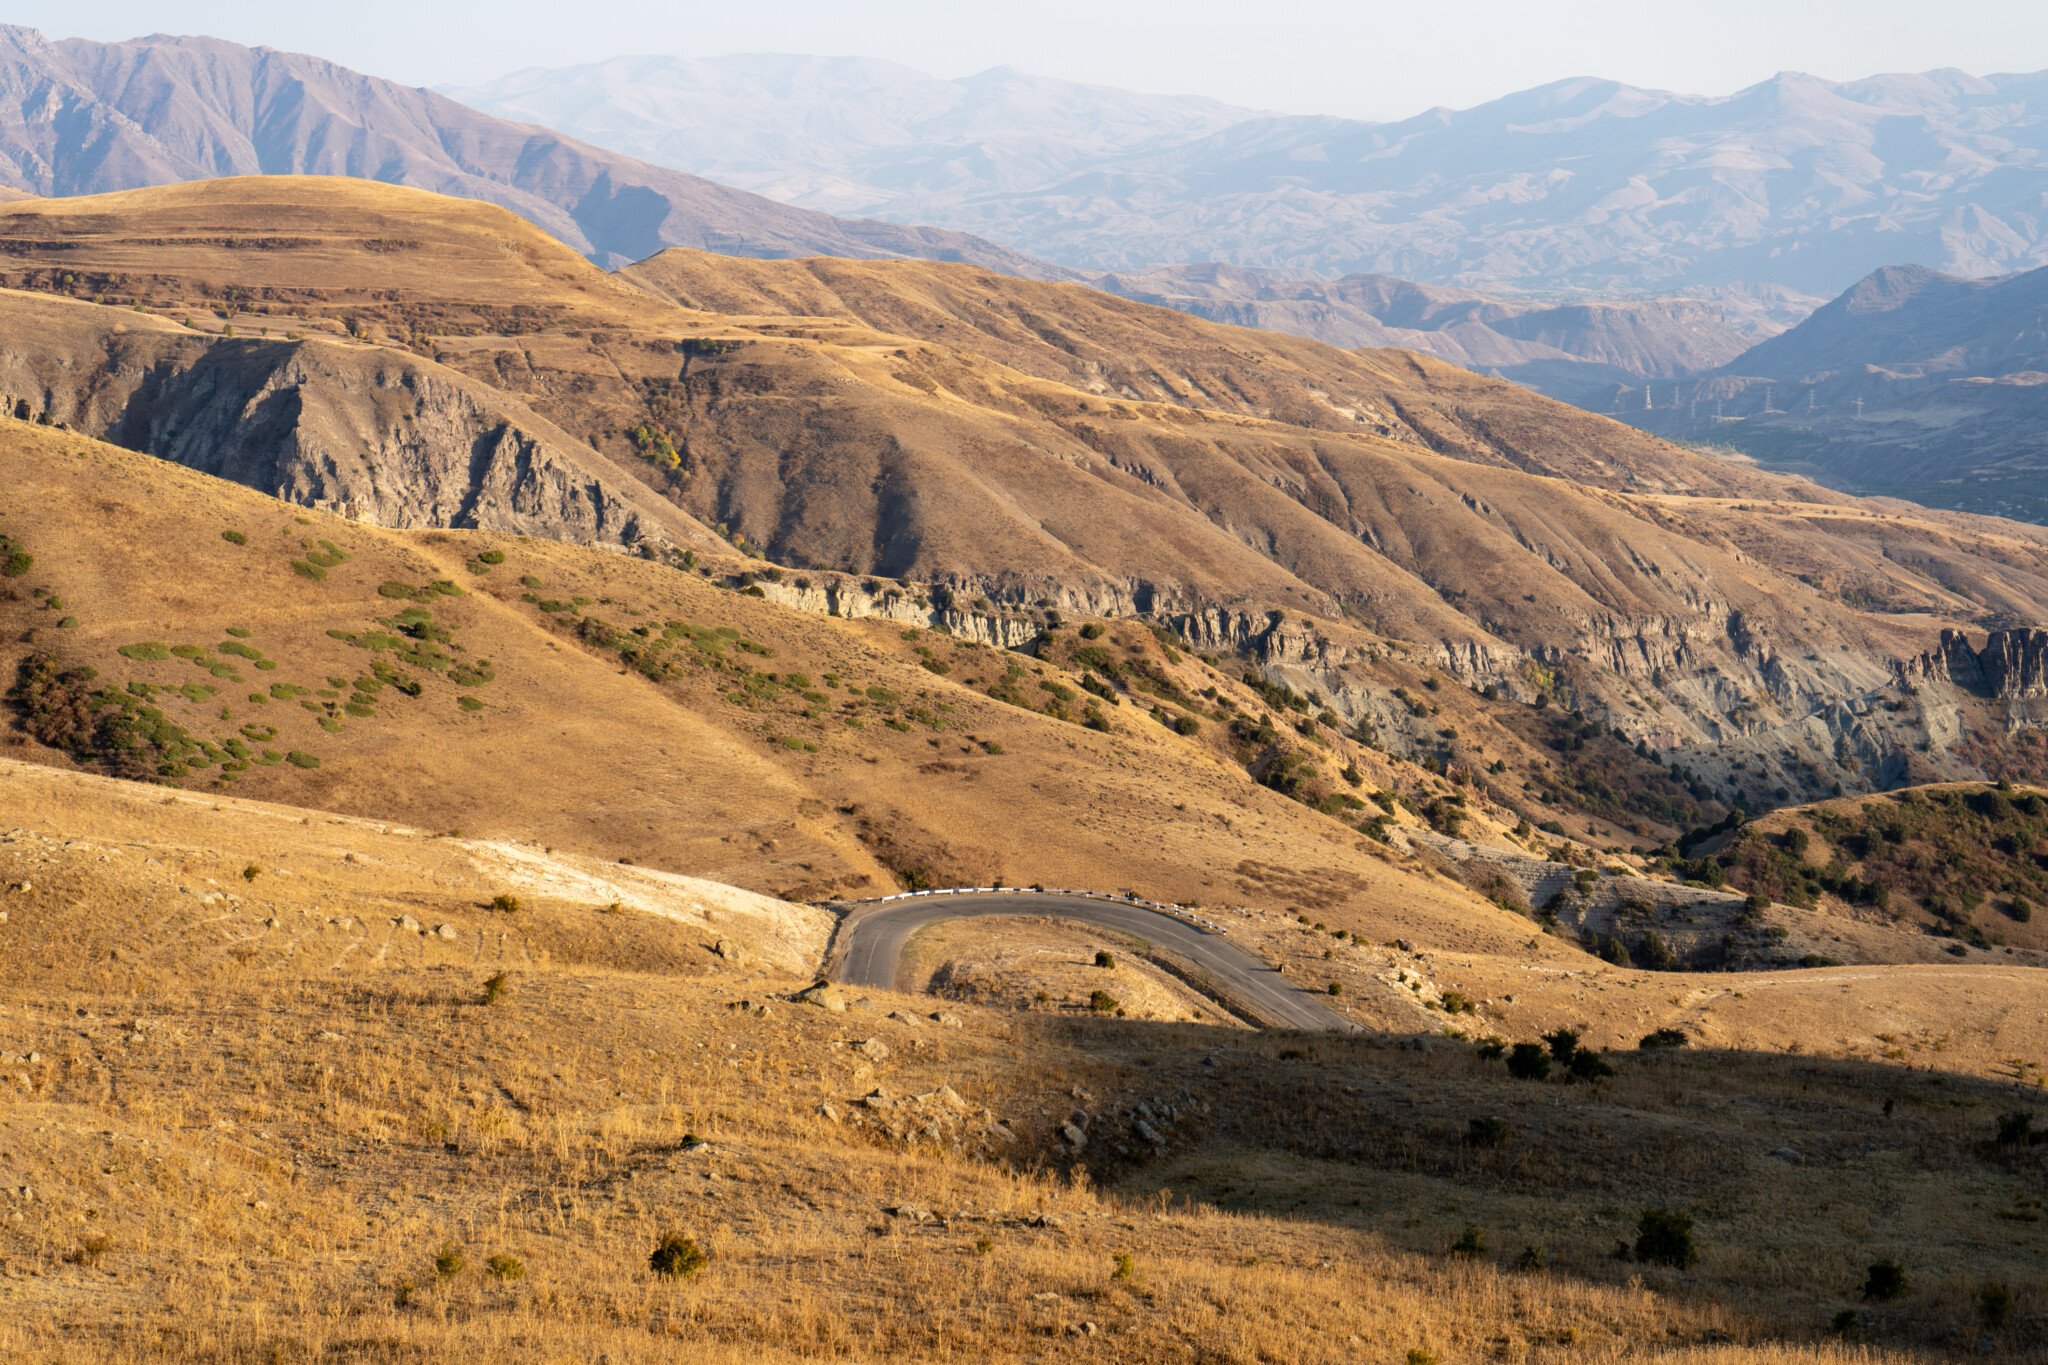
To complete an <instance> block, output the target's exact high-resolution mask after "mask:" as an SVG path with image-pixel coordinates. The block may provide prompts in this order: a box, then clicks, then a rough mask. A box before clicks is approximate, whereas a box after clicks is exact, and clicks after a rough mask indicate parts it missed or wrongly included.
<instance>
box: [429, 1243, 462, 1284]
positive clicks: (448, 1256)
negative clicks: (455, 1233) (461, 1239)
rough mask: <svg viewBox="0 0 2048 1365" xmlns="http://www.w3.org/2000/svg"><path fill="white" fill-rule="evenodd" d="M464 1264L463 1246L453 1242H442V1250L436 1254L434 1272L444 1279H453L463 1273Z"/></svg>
mask: <svg viewBox="0 0 2048 1365" xmlns="http://www.w3.org/2000/svg"><path fill="white" fill-rule="evenodd" d="M463 1265H464V1261H463V1258H462V1248H461V1247H459V1246H457V1245H455V1243H453V1242H443V1243H441V1249H440V1251H438V1252H436V1253H435V1255H434V1273H435V1274H436V1275H438V1276H440V1277H441V1278H442V1279H444V1280H452V1279H454V1278H455V1277H456V1276H457V1275H460V1274H461V1273H462V1267H463Z"/></svg>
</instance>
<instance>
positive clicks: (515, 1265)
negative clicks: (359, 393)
mask: <svg viewBox="0 0 2048 1365" xmlns="http://www.w3.org/2000/svg"><path fill="white" fill-rule="evenodd" d="M493 553H495V551H494V552H493ZM499 557H500V558H503V556H502V555H501V556H499ZM484 1266H485V1268H486V1269H488V1270H489V1271H490V1272H491V1278H493V1279H497V1280H523V1279H525V1278H526V1263H525V1262H524V1261H521V1260H520V1259H519V1258H518V1257H517V1256H507V1255H506V1254H505V1253H503V1252H502V1251H501V1252H499V1253H498V1254H497V1255H496V1256H493V1257H491V1259H490V1260H488V1261H486V1262H484Z"/></svg>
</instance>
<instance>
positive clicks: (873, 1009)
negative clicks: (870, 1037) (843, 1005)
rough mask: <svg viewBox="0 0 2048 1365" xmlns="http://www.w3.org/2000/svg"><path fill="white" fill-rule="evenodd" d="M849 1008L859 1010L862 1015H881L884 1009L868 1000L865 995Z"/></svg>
mask: <svg viewBox="0 0 2048 1365" xmlns="http://www.w3.org/2000/svg"><path fill="white" fill-rule="evenodd" d="M847 1008H848V1009H850V1010H857V1011H859V1012H860V1013H862V1014H880V1013H881V1012H882V1007H881V1006H880V1005H877V1004H876V1003H875V1002H874V1001H872V1000H870V999H868V998H867V997H866V996H865V995H863V996H862V997H861V998H860V999H858V1000H856V1001H854V1002H853V1003H852V1004H850V1005H848V1006H847Z"/></svg>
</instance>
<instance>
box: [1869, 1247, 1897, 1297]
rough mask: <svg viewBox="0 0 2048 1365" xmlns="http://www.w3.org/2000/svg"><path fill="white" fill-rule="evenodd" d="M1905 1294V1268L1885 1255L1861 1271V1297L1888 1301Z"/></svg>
mask: <svg viewBox="0 0 2048 1365" xmlns="http://www.w3.org/2000/svg"><path fill="white" fill-rule="evenodd" d="M1905 1296H1906V1268H1905V1267H1904V1266H1902V1265H1900V1264H1899V1263H1898V1262H1897V1261H1895V1260H1893V1259H1892V1258H1891V1257H1889V1256H1887V1257H1885V1258H1884V1259H1883V1260H1881V1261H1879V1262H1877V1263H1876V1264H1875V1265H1872V1266H1871V1267H1870V1268H1869V1269H1868V1270H1866V1271H1864V1272H1863V1297H1864V1298H1866V1299H1868V1300H1870V1301H1871V1302H1872V1303H1890V1302H1891V1301H1892V1300H1893V1299H1902V1298H1904V1297H1905Z"/></svg>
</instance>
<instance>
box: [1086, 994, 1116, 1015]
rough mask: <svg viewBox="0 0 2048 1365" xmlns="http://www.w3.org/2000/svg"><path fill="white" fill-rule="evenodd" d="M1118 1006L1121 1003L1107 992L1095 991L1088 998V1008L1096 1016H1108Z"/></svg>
mask: <svg viewBox="0 0 2048 1365" xmlns="http://www.w3.org/2000/svg"><path fill="white" fill-rule="evenodd" d="M1120 1004H1122V1002H1121V1001H1119V1000H1118V999H1117V998H1116V997H1115V996H1113V995H1111V994H1110V993H1109V992H1108V991H1095V992H1093V993H1091V994H1090V995H1089V997H1088V1008H1089V1009H1091V1010H1094V1011H1095V1012H1096V1013H1097V1014H1108V1013H1109V1012H1110V1011H1111V1010H1113V1009H1116V1008H1117V1007H1118V1006H1119V1005H1120Z"/></svg>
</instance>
